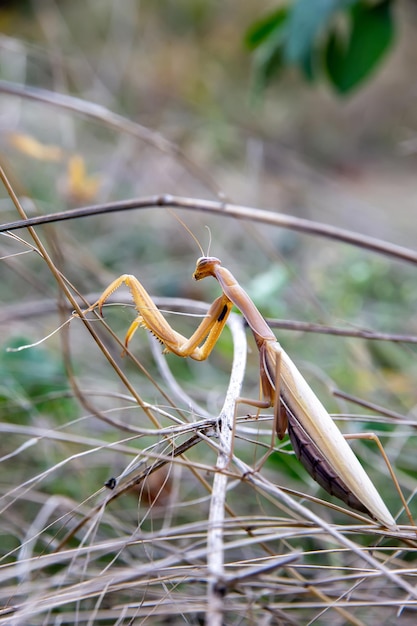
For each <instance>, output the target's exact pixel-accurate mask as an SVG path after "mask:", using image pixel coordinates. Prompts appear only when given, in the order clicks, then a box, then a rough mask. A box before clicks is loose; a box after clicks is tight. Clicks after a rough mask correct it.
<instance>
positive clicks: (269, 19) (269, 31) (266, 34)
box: [245, 7, 288, 50]
mask: <svg viewBox="0 0 417 626" xmlns="http://www.w3.org/2000/svg"><path fill="white" fill-rule="evenodd" d="M287 15H288V9H287V8H286V7H281V8H280V9H277V10H276V11H273V12H272V13H268V15H266V16H264V17H263V18H261V19H260V20H258V21H257V22H255V23H254V24H252V25H251V27H250V28H249V29H248V31H247V32H246V35H245V44H246V46H247V47H248V48H249V50H254V49H255V48H257V47H258V46H260V45H261V44H262V43H263V42H265V41H266V40H267V39H270V38H271V37H272V38H273V37H274V35H278V36H279V33H280V32H281V29H282V26H283V24H284V22H285V20H286V18H287Z"/></svg>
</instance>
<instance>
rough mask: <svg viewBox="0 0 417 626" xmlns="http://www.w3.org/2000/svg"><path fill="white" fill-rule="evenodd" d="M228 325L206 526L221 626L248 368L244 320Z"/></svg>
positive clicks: (215, 613) (210, 617) (214, 610)
mask: <svg viewBox="0 0 417 626" xmlns="http://www.w3.org/2000/svg"><path fill="white" fill-rule="evenodd" d="M229 328H230V330H231V332H232V336H233V345H234V355H233V365H232V373H231V377H230V382H229V387H228V390H227V393H226V397H225V401H224V404H223V408H222V410H221V413H220V416H219V425H220V430H219V443H220V449H219V454H218V457H217V463H216V469H217V472H216V473H215V475H214V481H213V492H212V497H211V505H210V514H209V521H208V529H207V569H208V579H209V586H208V591H207V606H208V609H207V625H208V626H221V624H223V623H224V622H223V620H224V594H223V593H221V585H220V583H221V582H222V581H223V580H224V575H225V572H224V546H223V526H224V512H225V503H226V487H227V474H226V473H225V470H226V469H227V467H228V466H229V464H230V457H231V455H232V449H233V432H234V419H235V413H236V401H237V400H238V398H239V397H240V395H241V389H242V384H243V378H244V375H245V368H246V354H247V343H246V335H245V331H244V326H243V323H242V319H241V318H239V317H238V316H237V315H234V314H232V315H231V316H230V317H229Z"/></svg>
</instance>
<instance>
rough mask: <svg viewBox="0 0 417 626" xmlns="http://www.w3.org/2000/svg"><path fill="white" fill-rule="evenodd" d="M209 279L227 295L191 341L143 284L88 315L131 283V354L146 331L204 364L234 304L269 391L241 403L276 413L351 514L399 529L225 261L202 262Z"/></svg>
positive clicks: (200, 274)
mask: <svg viewBox="0 0 417 626" xmlns="http://www.w3.org/2000/svg"><path fill="white" fill-rule="evenodd" d="M209 276H212V277H214V278H215V279H216V280H217V281H218V283H219V285H220V287H221V288H222V294H221V295H220V296H219V297H218V298H217V299H216V300H214V302H213V303H212V305H211V306H210V308H209V310H208V312H207V315H206V316H205V318H204V319H203V320H202V322H201V323H200V325H199V326H198V328H197V329H196V330H195V332H194V333H193V334H192V336H191V337H190V338H189V339H187V338H186V337H184V336H183V335H182V334H180V333H178V332H177V331H175V330H174V329H173V328H172V327H171V326H170V325H169V323H168V322H167V321H166V319H165V318H164V316H163V315H162V313H161V312H160V311H159V309H158V308H157V307H156V305H155V304H154V302H153V300H152V298H151V297H150V295H149V294H148V293H147V291H146V290H145V288H144V287H143V286H142V284H141V283H140V282H139V280H138V279H137V278H136V277H135V276H133V275H130V274H123V275H122V276H120V277H119V278H117V279H116V280H114V281H113V282H112V283H111V284H110V285H109V286H108V287H107V289H105V291H104V292H103V294H102V295H101V296H100V298H99V299H98V300H97V302H95V303H94V304H93V305H92V306H91V307H89V308H88V309H87V311H92V310H94V309H95V308H96V307H98V309H99V312H100V314H101V313H102V307H103V304H104V303H105V301H106V300H107V299H108V298H109V297H110V295H111V294H112V293H113V292H114V291H115V290H116V289H117V288H118V287H120V286H121V285H122V284H125V285H127V287H128V288H129V290H130V292H131V294H132V297H133V301H134V303H135V308H136V311H137V313H138V315H137V317H136V319H135V320H134V321H133V322H132V324H131V326H130V327H129V329H128V331H127V333H126V337H125V346H126V348H127V347H128V344H129V342H130V340H131V339H132V337H133V335H134V333H135V332H136V330H137V329H138V328H140V327H144V328H146V329H148V330H149V331H150V332H151V333H152V334H153V335H154V336H155V337H156V338H157V339H158V340H159V341H160V342H161V343H162V344H164V346H165V351H166V352H173V353H174V354H176V355H178V356H180V357H190V358H192V359H195V360H196V361H203V360H205V359H206V358H207V357H208V356H209V355H210V353H211V351H212V350H213V348H214V346H215V344H216V342H217V340H218V338H219V336H220V334H221V332H222V330H223V328H224V326H225V324H226V321H227V318H228V316H229V314H230V312H231V309H232V307H233V305H234V306H236V308H238V309H239V310H240V311H241V313H242V315H243V316H244V317H245V319H246V321H247V323H248V325H249V327H250V329H251V330H252V333H253V336H254V339H255V342H256V345H257V348H258V351H259V356H260V384H261V392H262V393H261V398H260V399H257V400H254V399H249V398H239V399H238V400H237V403H244V404H247V405H249V406H253V407H256V408H258V409H261V408H268V407H273V411H274V422H275V425H276V433H277V436H278V438H279V439H282V438H283V437H284V435H285V433H286V431H288V435H289V438H290V441H291V443H292V446H293V449H294V452H295V454H296V456H297V458H298V459H299V460H300V462H301V463H302V464H303V465H304V467H305V468H306V470H307V471H308V473H309V474H310V475H311V476H312V478H313V479H314V480H315V481H316V482H317V483H318V484H319V485H321V486H322V487H323V488H324V489H325V490H326V491H327V492H328V493H330V494H331V495H334V496H336V497H337V498H339V499H340V500H342V501H343V502H345V503H346V504H348V505H349V506H350V507H351V508H352V509H354V510H357V511H360V512H361V513H366V514H367V515H369V516H370V517H371V518H373V519H374V520H376V521H377V522H379V523H381V524H382V525H383V526H385V527H387V528H390V529H395V528H396V523H395V520H394V518H393V517H392V515H391V513H390V512H389V510H388V508H387V506H386V505H385V503H384V501H383V500H382V498H381V496H380V495H379V493H378V491H377V489H376V488H375V486H374V485H373V483H372V481H371V480H370V478H369V477H368V475H367V473H366V472H365V470H364V468H363V467H362V465H361V464H360V462H359V460H358V459H357V457H356V456H355V454H354V452H353V450H352V449H351V448H350V446H349V444H348V443H347V442H346V440H345V438H344V437H343V435H342V433H341V432H340V430H339V429H338V427H337V426H336V424H335V423H334V421H333V420H332V418H331V417H330V415H329V414H328V412H327V411H326V409H325V408H324V406H323V404H322V403H321V402H320V400H319V399H318V398H317V396H316V395H315V393H314V392H313V390H312V389H311V387H310V386H309V385H308V383H307V381H306V380H305V379H304V378H303V376H302V375H301V373H300V372H299V370H298V369H297V367H296V365H295V364H294V363H293V361H292V360H291V358H290V357H289V356H288V354H287V353H286V352H285V350H284V349H283V348H282V347H281V345H280V344H279V342H278V341H277V338H276V337H275V335H274V333H273V332H272V330H271V328H270V327H269V326H268V324H267V323H266V321H265V319H264V318H263V317H262V315H261V313H260V312H259V310H258V309H257V308H256V306H255V304H254V303H253V302H252V300H251V299H250V297H249V296H248V294H247V293H246V292H245V291H244V289H243V288H242V287H241V286H240V284H239V283H238V282H237V280H236V279H235V277H234V276H233V274H232V273H231V272H230V271H229V270H228V269H226V268H225V267H223V266H222V264H221V261H220V260H219V259H218V258H216V257H208V256H203V257H200V258H199V259H198V260H197V264H196V269H195V271H194V274H193V277H194V279H195V280H202V279H203V278H207V277H209Z"/></svg>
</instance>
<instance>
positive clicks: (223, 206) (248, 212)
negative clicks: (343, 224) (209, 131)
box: [0, 195, 417, 265]
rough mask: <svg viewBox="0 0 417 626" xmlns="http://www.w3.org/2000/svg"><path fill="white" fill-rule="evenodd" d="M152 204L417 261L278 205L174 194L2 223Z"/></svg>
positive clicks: (406, 251) (401, 250)
mask: <svg viewBox="0 0 417 626" xmlns="http://www.w3.org/2000/svg"><path fill="white" fill-rule="evenodd" d="M152 207H171V208H172V207H175V208H181V209H185V210H187V211H200V212H202V213H210V214H213V215H217V216H219V217H233V218H236V219H241V220H248V221H251V222H260V223H262V224H270V225H271V226H278V227H280V228H286V229H288V230H294V231H297V232H301V233H305V234H307V235H318V236H320V237H325V238H327V239H332V240H333V241H342V242H344V243H348V244H351V245H353V246H357V247H358V248H364V249H365V250H370V251H373V252H377V253H378V254H383V255H385V256H389V257H392V258H395V259H400V260H402V261H406V262H408V263H412V264H414V265H416V264H417V252H416V251H415V250H412V249H410V248H405V247H403V246H398V245H396V244H392V243H389V242H388V241H383V240H382V239H377V238H376V237H370V236H367V235H362V234H361V233H355V232H353V231H351V230H347V229H345V228H338V227H337V226H330V225H329V224H324V223H321V222H313V221H311V220H306V219H302V218H298V217H294V216H293V215H286V214H285V213H277V212H276V211H275V210H274V209H271V210H268V211H265V210H261V209H257V208H254V207H248V206H241V205H237V204H230V203H226V202H218V201H217V202H216V201H211V200H201V199H196V198H185V197H180V196H171V195H155V196H148V197H145V198H133V199H131V200H122V201H119V202H112V203H109V204H99V205H92V206H87V207H81V208H79V209H72V210H71V211H62V212H59V213H51V214H49V215H41V216H39V217H31V218H29V219H25V220H18V221H15V222H8V223H6V224H3V225H2V226H0V232H5V231H12V230H17V229H19V228H26V227H28V226H39V225H41V224H49V223H51V222H61V221H64V220H72V219H77V218H80V217H87V216H92V215H104V214H106V213H117V212H120V211H133V210H137V209H149V208H152Z"/></svg>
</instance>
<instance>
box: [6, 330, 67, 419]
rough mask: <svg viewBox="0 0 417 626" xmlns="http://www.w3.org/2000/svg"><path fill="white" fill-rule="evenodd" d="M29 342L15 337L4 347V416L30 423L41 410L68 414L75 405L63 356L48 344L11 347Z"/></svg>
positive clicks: (55, 413)
mask: <svg viewBox="0 0 417 626" xmlns="http://www.w3.org/2000/svg"><path fill="white" fill-rule="evenodd" d="M28 343H30V341H29V340H28V338H27V337H15V338H14V339H13V340H12V341H11V342H9V343H8V345H7V347H5V346H3V347H2V349H1V350H0V380H1V385H0V414H1V419H2V420H3V421H5V422H7V421H12V422H21V423H28V422H29V421H30V420H31V419H32V418H33V417H35V416H36V415H38V414H39V413H43V414H46V415H50V416H53V417H54V419H56V420H59V419H60V418H61V419H64V418H68V416H69V415H70V414H71V413H73V411H74V408H75V407H74V402H73V400H71V399H70V398H69V397H68V395H69V394H68V392H69V386H68V380H67V376H66V373H65V370H64V367H63V365H62V361H61V359H59V358H58V357H57V356H56V355H55V354H54V353H52V352H51V351H49V350H46V349H45V348H39V347H36V348H30V349H27V350H21V351H18V352H13V351H9V350H7V348H12V349H16V348H18V347H19V346H22V345H26V344H28Z"/></svg>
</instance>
